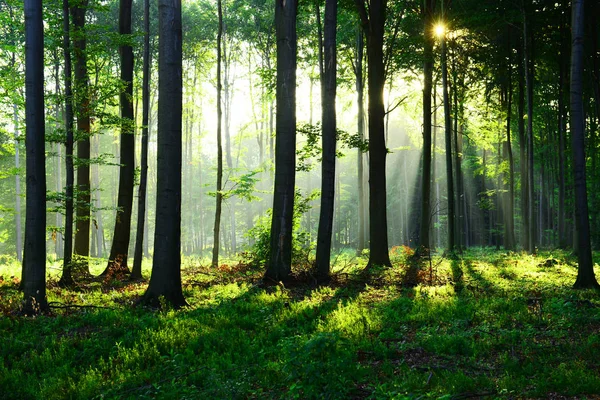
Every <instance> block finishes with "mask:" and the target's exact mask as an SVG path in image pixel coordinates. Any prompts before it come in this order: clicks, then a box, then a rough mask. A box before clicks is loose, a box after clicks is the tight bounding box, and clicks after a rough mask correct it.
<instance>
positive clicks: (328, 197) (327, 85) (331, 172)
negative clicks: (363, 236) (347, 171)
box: [315, 0, 337, 280]
mask: <svg viewBox="0 0 600 400" xmlns="http://www.w3.org/2000/svg"><path fill="white" fill-rule="evenodd" d="M336 27H337V1H336V0H326V1H325V26H324V60H323V61H324V65H323V75H322V76H321V111H322V115H321V121H322V132H323V158H322V173H321V210H320V215H319V232H318V236H317V254H316V262H315V264H316V273H317V277H318V278H319V279H321V280H323V279H325V280H326V279H328V278H329V271H330V266H329V260H330V255H331V235H332V229H333V207H334V195H335V186H334V185H335V175H336V169H335V156H336V129H337V120H336V107H335V95H336V89H337V84H336V79H337V52H336V37H335V33H336Z"/></svg>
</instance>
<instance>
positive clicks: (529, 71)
mask: <svg viewBox="0 0 600 400" xmlns="http://www.w3.org/2000/svg"><path fill="white" fill-rule="evenodd" d="M527 12H528V10H527V9H525V10H524V17H523V18H524V19H523V40H524V46H523V47H524V54H525V62H524V64H525V86H526V87H527V169H528V174H527V178H528V184H527V203H528V204H527V206H528V207H527V215H528V218H529V230H528V231H527V236H528V239H527V242H528V244H529V247H528V248H527V251H528V252H529V253H533V252H534V251H535V226H536V225H535V211H534V177H533V84H534V82H533V77H534V71H533V69H534V63H533V56H532V52H533V31H532V29H531V26H530V25H531V21H530V17H529V16H528V14H527Z"/></svg>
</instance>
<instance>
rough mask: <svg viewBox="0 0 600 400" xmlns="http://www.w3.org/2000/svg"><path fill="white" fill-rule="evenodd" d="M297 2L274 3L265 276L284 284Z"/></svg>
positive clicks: (292, 171) (292, 170)
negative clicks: (271, 184)
mask: <svg viewBox="0 0 600 400" xmlns="http://www.w3.org/2000/svg"><path fill="white" fill-rule="evenodd" d="M297 12H298V2H297V1H296V0H276V1H275V35H276V41H277V83H276V92H275V97H276V102H277V117H276V121H275V132H276V133H275V135H276V142H275V190H274V193H273V216H272V219H271V243H270V258H269V262H268V265H267V271H266V273H265V277H266V278H267V279H271V280H274V281H286V280H288V279H289V278H290V273H291V270H292V265H291V264H292V225H293V212H294V195H295V183H296V57H297V54H296V48H297V42H296V15H297Z"/></svg>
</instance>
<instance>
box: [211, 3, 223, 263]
mask: <svg viewBox="0 0 600 400" xmlns="http://www.w3.org/2000/svg"><path fill="white" fill-rule="evenodd" d="M217 7H218V13H219V30H218V34H217V196H216V200H217V204H216V207H215V225H214V228H213V233H214V239H213V243H214V244H213V251H212V266H213V267H217V266H218V265H219V246H220V243H221V241H220V240H221V236H220V232H221V212H222V207H223V144H222V138H221V136H222V135H221V129H222V124H223V108H222V107H223V105H222V99H221V93H222V90H223V87H222V84H221V70H222V43H223V11H222V5H221V0H218V1H217Z"/></svg>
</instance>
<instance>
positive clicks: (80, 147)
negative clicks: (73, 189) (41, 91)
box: [71, 0, 91, 272]
mask: <svg viewBox="0 0 600 400" xmlns="http://www.w3.org/2000/svg"><path fill="white" fill-rule="evenodd" d="M87 6H88V0H82V1H81V3H79V4H77V5H76V6H74V7H72V8H71V15H72V17H73V26H74V27H75V29H74V34H75V37H74V38H73V47H74V53H75V99H76V104H77V106H76V110H77V134H78V136H79V137H80V139H79V140H78V141H77V158H78V159H79V160H81V162H80V163H79V165H78V166H77V200H76V207H75V209H76V217H75V221H76V222H75V246H74V251H73V253H74V254H75V255H77V256H79V257H78V260H77V262H78V263H81V265H82V266H83V269H84V271H85V272H89V264H88V259H87V258H88V257H89V255H90V200H91V196H90V166H89V163H88V162H87V161H88V160H89V159H90V111H91V110H90V99H89V85H88V79H89V76H88V69H87V54H86V47H87V40H86V33H85V30H84V27H85V14H86V11H87Z"/></svg>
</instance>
